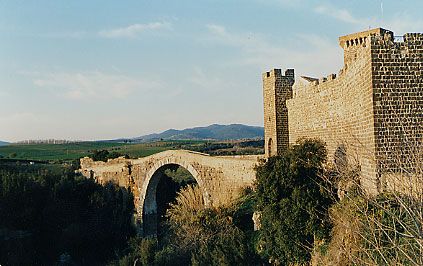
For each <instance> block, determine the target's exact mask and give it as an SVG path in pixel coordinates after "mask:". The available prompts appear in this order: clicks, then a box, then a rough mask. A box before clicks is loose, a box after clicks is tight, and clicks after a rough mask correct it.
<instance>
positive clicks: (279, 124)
mask: <svg viewBox="0 0 423 266" xmlns="http://www.w3.org/2000/svg"><path fill="white" fill-rule="evenodd" d="M339 43H340V45H341V47H342V48H343V49H344V67H343V69H342V70H341V71H340V73H339V74H338V75H335V74H331V75H329V76H328V77H327V78H321V79H315V78H310V77H302V81H295V75H294V70H293V69H288V70H286V71H285V73H284V74H282V72H281V70H280V69H274V70H271V71H269V72H266V73H264V74H263V95H264V126H265V157H269V156H273V155H278V154H281V153H283V151H284V150H285V149H287V147H288V145H290V144H292V143H295V142H296V141H297V140H298V139H300V138H303V137H307V138H318V139H321V140H323V141H325V142H326V144H327V148H328V153H329V159H330V161H333V162H334V164H335V165H336V166H337V167H340V168H341V167H348V165H349V164H351V165H352V164H354V165H355V164H357V165H359V166H360V168H361V170H360V171H361V177H362V178H361V182H362V185H363V186H364V187H365V188H366V189H367V190H368V191H369V192H370V193H377V192H379V191H381V190H384V189H385V187H386V186H387V185H388V183H389V178H387V176H389V175H388V173H389V174H392V173H394V174H400V175H403V174H404V172H407V173H410V172H411V173H412V172H413V171H415V169H416V164H418V163H419V162H420V163H421V162H422V160H421V159H422V151H420V150H423V149H422V136H423V34H421V33H419V34H411V33H408V34H405V35H404V36H403V39H402V40H401V41H396V40H395V39H394V35H393V33H392V32H391V31H388V30H384V29H374V30H369V31H365V32H360V33H356V34H351V35H347V36H343V37H340V38H339ZM416 154H417V156H416ZM262 158H263V156H209V155H207V154H201V153H196V152H192V151H182V150H180V151H165V152H161V153H158V154H154V155H151V156H148V157H144V158H138V159H125V158H123V157H121V158H117V159H113V160H109V161H107V162H95V161H93V160H92V159H91V158H88V157H86V158H82V159H81V169H80V170H79V171H80V172H81V173H82V174H83V175H84V176H86V177H88V178H93V179H95V180H96V181H97V182H99V183H105V182H115V183H117V184H119V185H120V186H124V187H128V188H130V189H131V191H132V192H133V194H134V201H135V206H136V209H137V215H136V220H137V221H138V222H139V223H140V224H142V225H143V226H142V231H143V233H144V234H145V235H151V234H156V233H157V231H156V230H157V224H158V223H157V221H158V220H157V219H158V218H157V215H158V214H157V201H156V196H157V194H158V193H161V192H160V191H158V189H157V188H158V183H159V181H160V180H161V177H162V176H163V174H164V171H165V170H166V169H174V168H175V167H178V166H182V167H183V168H185V169H187V170H188V171H189V172H190V173H191V175H192V176H193V177H194V179H195V180H196V181H197V183H198V185H199V187H200V188H201V190H202V192H203V198H204V202H205V204H206V205H209V206H218V205H221V204H225V203H228V202H231V200H233V199H234V198H236V197H237V195H238V193H239V191H240V190H241V189H243V188H245V187H246V186H251V185H253V183H254V180H255V171H254V168H255V166H256V165H257V164H258V162H259V161H260V160H261V159H262ZM416 158H417V159H416ZM419 159H420V160H419ZM420 167H421V165H420ZM420 182H421V181H420Z"/></svg>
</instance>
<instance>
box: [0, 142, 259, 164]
mask: <svg viewBox="0 0 423 266" xmlns="http://www.w3.org/2000/svg"><path fill="white" fill-rule="evenodd" d="M257 145H258V146H257ZM175 149H183V150H193V151H198V152H204V153H208V154H210V155H236V154H261V153H263V148H262V144H260V143H258V142H257V141H244V142H243V141H233V142H216V141H205V140H174V141H157V142H151V143H136V144H127V143H118V142H107V141H92V142H75V143H67V144H10V145H7V146H1V147H0V159H12V160H34V161H49V162H58V161H71V160H75V159H79V158H81V157H84V156H90V155H92V153H93V152H94V151H100V150H108V151H109V152H117V153H119V154H122V155H128V156H129V157H130V158H139V157H145V156H149V155H152V154H155V153H158V152H161V151H165V150H175Z"/></svg>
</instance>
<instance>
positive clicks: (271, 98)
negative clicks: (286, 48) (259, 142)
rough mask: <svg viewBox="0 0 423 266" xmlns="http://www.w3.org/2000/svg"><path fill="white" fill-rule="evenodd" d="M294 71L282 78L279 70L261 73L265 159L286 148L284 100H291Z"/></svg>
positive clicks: (285, 110) (286, 117)
mask: <svg viewBox="0 0 423 266" xmlns="http://www.w3.org/2000/svg"><path fill="white" fill-rule="evenodd" d="M294 81H295V77H294V69H287V70H286V71H285V75H284V76H283V75H282V73H281V70H280V69H273V70H271V71H269V72H266V73H263V99H264V142H265V143H264V145H265V146H264V147H265V155H266V158H268V157H270V156H274V155H279V154H281V152H282V151H284V150H286V149H287V148H288V144H289V134H288V110H287V108H286V100H287V99H290V98H292V85H293V84H294Z"/></svg>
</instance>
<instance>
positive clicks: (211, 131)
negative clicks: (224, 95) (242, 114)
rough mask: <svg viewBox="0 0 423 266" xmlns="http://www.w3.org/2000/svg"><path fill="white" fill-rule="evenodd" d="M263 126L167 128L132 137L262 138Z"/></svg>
mask: <svg viewBox="0 0 423 266" xmlns="http://www.w3.org/2000/svg"><path fill="white" fill-rule="evenodd" d="M263 137H264V128H263V127H256V126H247V125H241V124H231V125H217V124H213V125H210V126H207V127H194V128H187V129H182V130H176V129H169V130H166V131H164V132H162V133H155V134H149V135H145V136H141V137H137V138H134V140H136V141H140V142H149V141H155V140H188V139H189V140H238V139H254V138H263Z"/></svg>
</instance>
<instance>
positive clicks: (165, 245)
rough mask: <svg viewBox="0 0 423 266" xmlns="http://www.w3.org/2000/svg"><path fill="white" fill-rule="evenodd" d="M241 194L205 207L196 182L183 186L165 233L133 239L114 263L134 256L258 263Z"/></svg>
mask: <svg viewBox="0 0 423 266" xmlns="http://www.w3.org/2000/svg"><path fill="white" fill-rule="evenodd" d="M244 197H247V196H244ZM244 197H243V198H242V199H240V200H239V201H236V202H234V203H233V204H232V205H230V206H221V207H218V208H212V207H206V206H205V205H204V201H203V197H202V191H201V190H200V189H199V188H198V187H197V186H194V187H193V186H187V187H185V188H184V189H183V190H181V191H180V192H178V195H177V197H176V201H175V202H174V203H173V204H171V207H170V209H169V210H168V211H167V215H166V216H167V217H168V220H167V221H166V222H165V224H166V228H167V230H166V235H165V237H164V238H163V239H159V241H158V240H157V239H154V238H153V239H152V238H144V239H142V238H138V239H135V240H133V241H132V242H131V246H130V251H129V254H127V255H126V256H124V257H123V258H122V259H120V261H116V262H115V264H116V265H132V264H133V262H134V261H135V260H137V262H139V263H140V264H139V265H241V264H245V265H257V264H259V263H260V259H259V257H257V255H255V252H254V249H253V245H250V243H251V242H252V240H251V237H250V236H251V235H252V234H253V227H252V220H251V215H252V208H249V214H250V215H248V216H247V219H245V215H243V214H245V212H244V211H245V206H243V207H241V205H243V203H244V202H245V198H244ZM240 210H242V211H240ZM240 212H241V213H240Z"/></svg>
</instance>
